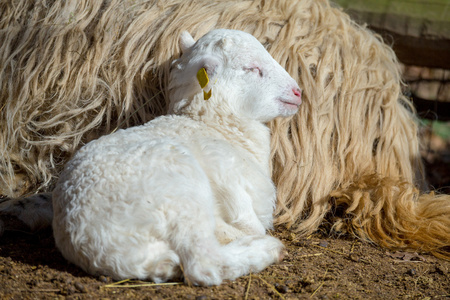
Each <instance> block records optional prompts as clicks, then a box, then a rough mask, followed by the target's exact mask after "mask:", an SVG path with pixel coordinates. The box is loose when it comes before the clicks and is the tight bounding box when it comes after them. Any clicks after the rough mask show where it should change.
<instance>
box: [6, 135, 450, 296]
mask: <svg viewBox="0 0 450 300" xmlns="http://www.w3.org/2000/svg"><path fill="white" fill-rule="evenodd" d="M431 143H434V142H433V141H430V144H431ZM437 145H441V148H440V150H441V153H440V154H439V153H438V154H439V155H437V153H436V152H435V151H434V152H433V151H431V152H430V151H428V152H427V153H424V158H425V160H426V161H427V170H428V178H429V181H430V183H431V184H432V185H433V186H434V187H435V188H439V190H440V192H445V193H450V153H449V151H450V147H449V144H446V143H445V144H444V145H443V146H442V142H441V141H438V142H437ZM3 220H5V219H4V218H3ZM14 223H15V221H14V220H13V219H6V222H5V225H6V228H8V226H13V225H17V224H14ZM8 224H11V225H8ZM271 234H273V235H274V236H277V237H279V238H280V239H281V240H282V241H283V243H284V244H285V246H286V248H287V252H288V254H287V255H286V257H285V258H284V260H283V261H282V262H281V263H279V264H276V265H272V266H270V267H269V268H267V269H266V270H264V271H263V272H261V273H258V274H251V275H248V276H244V277H241V278H239V279H237V280H235V281H227V282H224V283H223V284H222V285H220V286H217V287H210V288H202V287H191V286H188V285H185V284H183V283H181V282H173V283H169V284H160V285H156V284H153V283H151V282H140V281H133V280H128V281H125V282H123V283H120V282H119V283H117V282H113V281H112V280H111V278H108V277H104V276H101V277H93V276H90V275H88V274H86V273H84V272H83V271H82V270H80V269H79V268H77V267H76V266H74V265H71V264H69V263H68V262H67V261H66V260H65V259H64V258H63V257H62V255H61V254H60V253H59V252H58V250H57V249H56V248H55V245H54V241H53V236H52V233H51V230H46V231H41V232H39V233H37V234H36V233H34V234H31V233H27V232H26V230H25V229H24V230H23V231H18V230H17V229H16V230H14V231H13V230H5V232H4V234H3V236H1V237H0V299H59V298H61V299H66V298H67V299H175V298H183V299H195V300H205V299H272V298H273V299H448V298H450V262H449V261H445V260H441V259H438V258H435V257H433V256H430V255H426V254H414V253H405V252H395V251H387V250H386V249H382V248H380V247H378V246H376V245H372V244H369V243H365V242H362V241H360V240H357V239H354V238H350V237H345V236H340V237H330V236H328V235H327V234H326V233H324V232H322V231H318V232H317V233H315V234H314V235H312V236H310V237H307V238H298V237H296V236H295V234H293V233H292V232H290V231H288V230H286V229H282V228H277V229H276V231H273V232H271Z"/></svg>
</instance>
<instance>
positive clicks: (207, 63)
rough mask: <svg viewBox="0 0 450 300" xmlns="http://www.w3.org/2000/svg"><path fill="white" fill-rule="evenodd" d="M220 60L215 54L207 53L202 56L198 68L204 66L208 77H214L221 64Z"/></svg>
mask: <svg viewBox="0 0 450 300" xmlns="http://www.w3.org/2000/svg"><path fill="white" fill-rule="evenodd" d="M221 64H222V63H221V60H220V59H219V58H217V57H215V56H212V55H208V56H204V57H202V59H201V60H200V64H199V67H198V69H199V70H200V69H201V68H204V69H205V71H206V73H207V74H208V76H209V77H210V78H212V77H214V76H215V75H216V73H217V71H218V69H219V67H220V65H221Z"/></svg>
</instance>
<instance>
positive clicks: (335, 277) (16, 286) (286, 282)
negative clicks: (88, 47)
mask: <svg viewBox="0 0 450 300" xmlns="http://www.w3.org/2000/svg"><path fill="white" fill-rule="evenodd" d="M272 234H273V235H275V236H277V237H279V238H281V240H282V241H283V242H284V244H285V245H286V247H287V251H288V255H287V256H286V257H285V259H284V260H283V261H282V262H281V263H279V264H276V265H273V266H270V267H269V268H267V269H266V270H264V271H263V272H261V273H258V274H251V275H248V276H244V277H242V278H239V279H238V280H235V281H227V282H224V283H223V284H222V285H221V286H218V287H210V288H202V287H190V286H187V285H184V284H181V283H178V282H174V283H170V284H163V285H154V284H152V283H150V282H137V281H132V280H130V281H126V282H124V283H114V282H113V281H112V280H111V279H110V278H107V277H103V276H101V277H93V276H90V275H88V274H86V273H84V272H83V271H81V270H80V269H79V268H77V267H75V266H74V265H71V264H69V263H67V262H66V261H65V259H64V258H63V257H62V256H61V254H60V253H59V252H58V250H57V249H56V248H55V246H54V242H53V237H52V234H51V232H50V231H45V232H41V233H39V234H34V235H31V234H26V233H23V232H13V231H7V232H5V234H4V235H3V237H2V238H1V239H0V299H59V298H61V299H62V298H67V299H125V298H129V299H168V298H171V299H174V298H184V299H196V300H200V299H201V300H203V299H271V298H274V299H308V298H311V299H445V298H448V297H450V280H449V275H450V262H448V261H444V260H440V259H437V258H435V257H432V256H429V255H417V254H411V253H402V252H389V251H386V250H384V249H381V248H379V247H377V246H374V245H370V244H368V243H363V242H361V241H358V240H355V239H348V238H342V237H340V238H330V237H327V236H325V235H322V234H321V233H320V232H319V233H317V234H314V235H313V236H311V237H308V238H306V239H297V238H296V237H295V235H293V234H291V233H290V232H288V231H287V230H280V229H279V230H277V231H275V232H272Z"/></svg>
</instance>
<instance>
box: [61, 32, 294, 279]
mask: <svg viewBox="0 0 450 300" xmlns="http://www.w3.org/2000/svg"><path fill="white" fill-rule="evenodd" d="M180 46H181V48H182V52H183V55H182V56H181V58H180V59H178V60H176V61H174V63H173V66H172V70H171V74H170V86H169V93H170V101H171V104H170V107H171V113H172V114H171V115H168V116H162V117H159V118H157V119H155V120H153V121H151V122H149V123H147V124H145V125H143V126H139V127H135V128H130V129H126V130H120V131H118V132H116V133H114V134H111V135H108V136H104V137H102V138H100V139H98V140H96V141H93V142H91V143H89V144H87V145H86V146H84V147H83V148H82V149H81V150H80V151H79V152H78V153H77V154H76V155H75V156H74V158H73V159H72V160H71V161H70V162H69V163H68V164H67V165H66V167H65V170H64V171H63V173H62V174H61V177H60V180H59V182H58V183H57V185H56V188H55V190H54V192H53V208H54V220H53V230H54V235H55V240H56V245H57V246H58V248H59V249H60V250H61V252H62V253H63V255H64V257H66V258H67V259H68V260H69V261H71V262H73V263H74V264H76V265H78V266H80V267H81V268H83V269H84V270H85V271H87V272H88V273H91V274H104V275H109V276H111V277H113V278H114V279H117V280H118V279H124V278H139V279H149V280H153V281H155V282H163V281H167V280H169V279H176V278H179V277H180V276H182V275H184V278H185V280H186V282H190V283H192V284H196V285H218V284H220V283H221V282H222V280H224V279H234V278H236V277H239V276H241V275H244V274H247V273H249V272H258V271H261V270H262V269H264V268H265V267H267V266H268V265H270V264H272V263H274V262H279V261H280V260H281V259H282V252H283V245H282V243H281V242H280V241H279V240H278V239H276V238H273V237H271V236H269V235H266V234H265V233H266V229H268V228H271V227H272V213H273V209H274V205H275V199H276V195H275V187H274V185H273V183H272V181H271V176H270V172H269V152H270V149H269V138H270V133H269V130H268V128H267V127H266V125H264V123H265V122H267V121H270V120H272V119H274V118H276V117H280V116H281V117H287V116H291V115H293V114H294V113H295V112H296V111H297V109H298V106H299V104H300V103H301V96H300V89H299V87H298V85H297V83H296V82H295V80H294V79H292V78H291V77H290V76H289V74H288V73H287V72H286V71H285V70H284V69H283V68H282V67H281V66H280V65H279V64H278V63H277V62H276V61H275V60H274V59H273V58H272V57H271V56H270V54H269V53H268V52H267V51H266V50H265V49H264V47H263V46H262V45H261V44H260V43H259V42H258V41H257V40H256V39H255V38H254V37H253V36H251V35H249V34H247V33H244V32H241V31H235V30H224V29H220V30H214V31H211V32H210V33H208V34H206V35H205V36H203V37H202V38H201V39H199V40H198V41H197V42H196V43H195V41H194V40H193V38H192V37H191V35H190V34H189V33H183V34H182V35H181V38H180ZM202 69H204V70H206V73H207V77H209V83H208V84H207V85H206V86H204V85H205V84H206V82H204V83H202V81H203V80H202V79H200V84H202V85H203V86H204V88H203V89H202V87H201V86H200V84H199V79H198V76H197V74H198V72H199V70H200V73H201V71H202ZM209 93H211V97H210V98H209V99H208V97H209V95H208V94H209ZM205 99H207V100H205Z"/></svg>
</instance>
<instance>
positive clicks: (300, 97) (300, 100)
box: [292, 88, 302, 104]
mask: <svg viewBox="0 0 450 300" xmlns="http://www.w3.org/2000/svg"><path fill="white" fill-rule="evenodd" d="M292 91H293V92H294V95H295V96H296V97H297V98H298V102H299V104H300V103H301V102H302V90H301V89H299V88H293V89H292Z"/></svg>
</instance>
